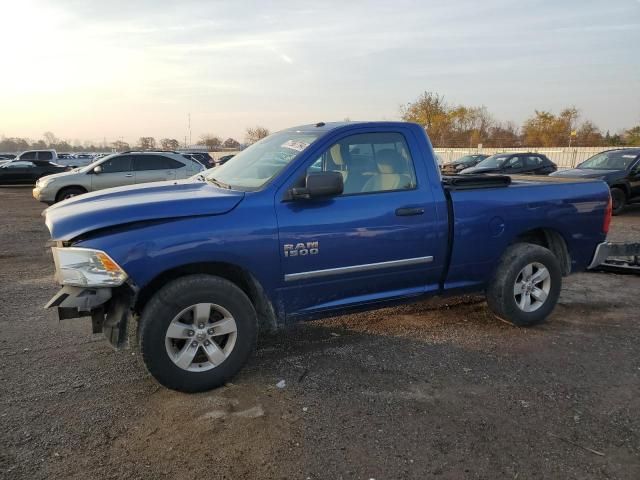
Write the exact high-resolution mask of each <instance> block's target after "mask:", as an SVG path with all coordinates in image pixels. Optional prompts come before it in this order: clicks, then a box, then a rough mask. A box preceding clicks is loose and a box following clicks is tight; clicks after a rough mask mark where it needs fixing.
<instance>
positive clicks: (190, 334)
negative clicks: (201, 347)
mask: <svg viewBox="0 0 640 480" xmlns="http://www.w3.org/2000/svg"><path fill="white" fill-rule="evenodd" d="M194 334H195V332H194V331H193V330H189V331H188V332H187V335H189V336H190V337H193V335H194Z"/></svg>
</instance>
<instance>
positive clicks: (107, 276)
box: [51, 247, 127, 287]
mask: <svg viewBox="0 0 640 480" xmlns="http://www.w3.org/2000/svg"><path fill="white" fill-rule="evenodd" d="M51 250H52V251H53V260H54V262H55V264H56V279H57V280H58V282H59V283H60V284H62V285H70V286H74V287H117V286H118V285H122V283H123V282H124V281H125V280H126V279H127V274H126V273H125V271H124V270H122V268H120V266H119V265H118V264H117V263H116V262H114V261H113V259H112V258H111V257H110V256H109V255H107V254H106V253H104V252H103V251H100V250H93V249H90V248H78V247H67V248H60V247H53V248H52V249H51Z"/></svg>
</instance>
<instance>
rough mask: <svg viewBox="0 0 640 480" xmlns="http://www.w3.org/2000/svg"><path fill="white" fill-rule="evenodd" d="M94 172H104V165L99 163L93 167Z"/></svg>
mask: <svg viewBox="0 0 640 480" xmlns="http://www.w3.org/2000/svg"><path fill="white" fill-rule="evenodd" d="M93 173H96V174H100V173H102V165H98V166H97V167H95V168H94V169H93Z"/></svg>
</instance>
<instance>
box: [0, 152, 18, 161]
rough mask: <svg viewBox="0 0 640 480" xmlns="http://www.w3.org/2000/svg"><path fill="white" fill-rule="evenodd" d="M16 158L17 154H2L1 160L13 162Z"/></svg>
mask: <svg viewBox="0 0 640 480" xmlns="http://www.w3.org/2000/svg"><path fill="white" fill-rule="evenodd" d="M14 158H16V154H15V153H0V160H13V159H14Z"/></svg>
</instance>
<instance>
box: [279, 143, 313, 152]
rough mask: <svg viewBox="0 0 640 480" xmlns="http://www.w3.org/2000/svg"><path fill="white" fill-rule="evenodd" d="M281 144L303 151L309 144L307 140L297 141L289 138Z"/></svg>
mask: <svg viewBox="0 0 640 480" xmlns="http://www.w3.org/2000/svg"><path fill="white" fill-rule="evenodd" d="M280 146H281V147H284V148H290V149H291V150H295V151H296V152H301V151H303V150H304V149H305V148H307V147H308V146H309V144H308V143H305V142H296V141H295V140H287V141H286V142H284V143H283V144H282V145H280Z"/></svg>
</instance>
